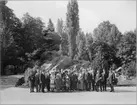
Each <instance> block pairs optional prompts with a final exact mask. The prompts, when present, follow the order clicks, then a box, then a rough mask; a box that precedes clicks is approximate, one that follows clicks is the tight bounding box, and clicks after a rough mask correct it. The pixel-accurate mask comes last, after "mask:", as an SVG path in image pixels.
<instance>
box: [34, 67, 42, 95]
mask: <svg viewBox="0 0 137 105" xmlns="http://www.w3.org/2000/svg"><path fill="white" fill-rule="evenodd" d="M40 75H41V74H40V70H39V69H38V68H37V73H36V75H35V85H36V92H40V88H41V83H42V81H41V76H40Z"/></svg>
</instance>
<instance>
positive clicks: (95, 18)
mask: <svg viewBox="0 0 137 105" xmlns="http://www.w3.org/2000/svg"><path fill="white" fill-rule="evenodd" d="M67 4H68V1H67V0H66V1H57V0H55V1H53V0H52V1H46V0H45V1H8V3H7V6H8V7H9V8H11V9H13V11H14V13H15V15H16V16H17V17H19V18H22V17H23V14H25V13H26V12H28V13H29V14H30V15H31V16H33V17H41V19H42V20H43V22H44V23H45V25H47V24H48V20H49V18H51V20H52V21H53V23H54V26H55V27H56V23H57V19H58V18H62V19H63V20H64V21H65V20H66V13H67ZM78 5H79V18H80V20H79V22H80V28H81V29H82V30H83V31H84V32H91V33H92V32H93V30H94V29H95V28H96V27H97V26H98V25H99V24H100V23H101V22H103V21H107V20H109V21H110V23H112V24H115V25H116V26H117V27H118V29H119V30H120V31H121V32H122V33H124V32H126V31H130V30H134V29H135V28H136V0H120V1H118V0H112V1H108V0H104V1H100V0H96V1H95V0H91V1H88V0H87V1H86V0H78Z"/></svg>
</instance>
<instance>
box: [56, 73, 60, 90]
mask: <svg viewBox="0 0 137 105" xmlns="http://www.w3.org/2000/svg"><path fill="white" fill-rule="evenodd" d="M55 87H56V90H57V91H60V90H61V74H60V73H57V74H56V79H55Z"/></svg>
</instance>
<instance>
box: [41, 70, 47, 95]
mask: <svg viewBox="0 0 137 105" xmlns="http://www.w3.org/2000/svg"><path fill="white" fill-rule="evenodd" d="M40 79H41V80H40V81H41V84H40V90H41V92H43V93H44V92H45V90H44V89H45V84H46V83H45V80H46V78H45V72H44V70H41V72H40Z"/></svg>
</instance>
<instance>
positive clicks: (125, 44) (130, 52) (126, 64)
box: [117, 31, 136, 75]
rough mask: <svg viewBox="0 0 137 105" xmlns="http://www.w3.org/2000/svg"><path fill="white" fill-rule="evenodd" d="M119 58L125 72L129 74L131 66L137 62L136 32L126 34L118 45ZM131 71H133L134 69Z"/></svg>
mask: <svg viewBox="0 0 137 105" xmlns="http://www.w3.org/2000/svg"><path fill="white" fill-rule="evenodd" d="M117 56H118V57H119V58H120V59H121V61H122V65H123V68H124V70H125V71H124V72H125V73H127V72H128V71H130V68H131V66H130V65H134V63H135V62H136V34H135V31H134V32H133V31H129V32H126V33H124V35H123V36H122V38H121V41H120V43H119V44H118V52H117ZM134 67H135V66H134ZM131 69H132V71H133V67H132V68H131ZM134 69H135V68H134ZM132 73H133V72H132ZM127 75H128V73H127ZM130 75H131V74H130ZM132 75H133V74H132Z"/></svg>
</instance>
